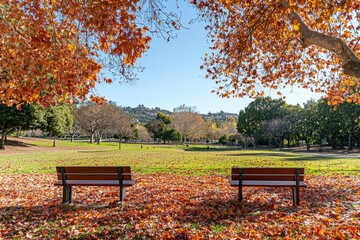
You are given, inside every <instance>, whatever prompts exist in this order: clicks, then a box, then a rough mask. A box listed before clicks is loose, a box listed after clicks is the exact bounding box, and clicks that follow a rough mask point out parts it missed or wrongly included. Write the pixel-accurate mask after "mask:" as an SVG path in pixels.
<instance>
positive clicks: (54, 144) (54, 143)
mask: <svg viewBox="0 0 360 240" xmlns="http://www.w3.org/2000/svg"><path fill="white" fill-rule="evenodd" d="M53 147H56V136H54V140H53Z"/></svg>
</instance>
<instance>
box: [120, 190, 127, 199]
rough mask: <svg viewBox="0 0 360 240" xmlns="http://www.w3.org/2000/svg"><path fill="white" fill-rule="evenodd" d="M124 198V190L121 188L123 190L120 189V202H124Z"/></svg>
mask: <svg viewBox="0 0 360 240" xmlns="http://www.w3.org/2000/svg"><path fill="white" fill-rule="evenodd" d="M125 197H126V189H125V188H124V187H123V188H120V202H122V201H124V199H125Z"/></svg>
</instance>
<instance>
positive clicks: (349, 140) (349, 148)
mask: <svg viewBox="0 0 360 240" xmlns="http://www.w3.org/2000/svg"><path fill="white" fill-rule="evenodd" d="M351 138H352V136H351V132H350V133H349V138H348V151H352V150H353V147H352V142H351Z"/></svg>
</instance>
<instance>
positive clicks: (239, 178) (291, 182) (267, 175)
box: [230, 167, 306, 206]
mask: <svg viewBox="0 0 360 240" xmlns="http://www.w3.org/2000/svg"><path fill="white" fill-rule="evenodd" d="M230 184H231V186H234V187H235V186H237V187H238V200H239V201H241V200H242V199H243V196H242V188H243V187H250V186H257V187H290V188H292V197H293V205H294V206H297V205H299V203H300V196H299V189H300V187H306V185H305V183H304V168H239V167H232V169H231V181H230Z"/></svg>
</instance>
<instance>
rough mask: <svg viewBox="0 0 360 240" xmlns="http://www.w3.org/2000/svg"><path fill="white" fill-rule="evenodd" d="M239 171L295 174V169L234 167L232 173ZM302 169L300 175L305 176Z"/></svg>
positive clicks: (246, 172) (245, 172)
mask: <svg viewBox="0 0 360 240" xmlns="http://www.w3.org/2000/svg"><path fill="white" fill-rule="evenodd" d="M239 169H243V173H244V174H294V169H295V168H239V167H232V169H231V173H232V174H238V172H239ZM298 169H300V174H304V172H305V170H304V168H298Z"/></svg>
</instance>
